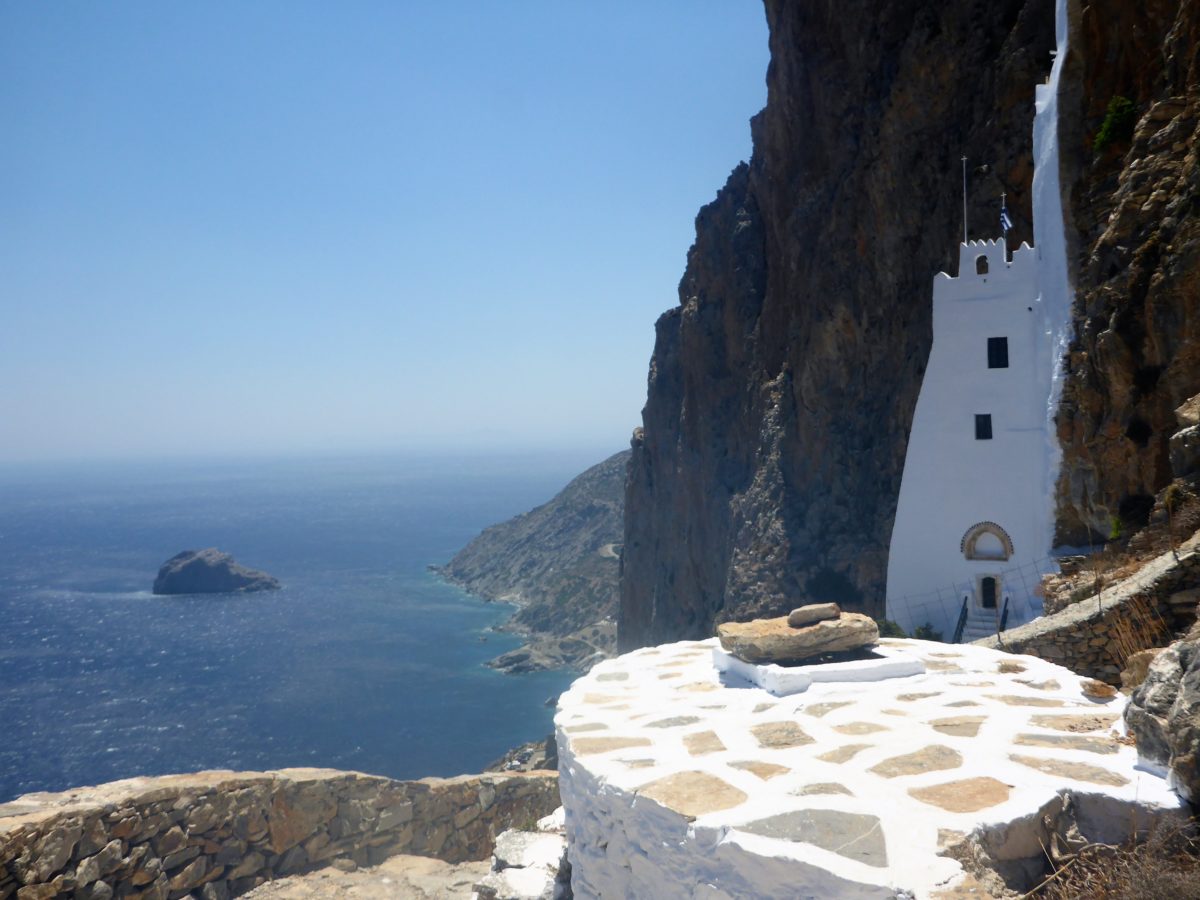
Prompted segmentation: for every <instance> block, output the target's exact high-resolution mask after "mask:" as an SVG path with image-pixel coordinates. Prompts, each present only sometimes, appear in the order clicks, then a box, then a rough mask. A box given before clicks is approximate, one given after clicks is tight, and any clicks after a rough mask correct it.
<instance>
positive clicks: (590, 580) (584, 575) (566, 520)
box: [437, 450, 629, 672]
mask: <svg viewBox="0 0 1200 900" xmlns="http://www.w3.org/2000/svg"><path fill="white" fill-rule="evenodd" d="M628 462H629V451H628V450H625V451H622V452H621V453H617V454H615V455H613V456H611V457H609V458H608V459H606V460H605V461H604V462H602V463H600V464H599V465H595V466H592V468H590V469H588V470H587V471H586V472H584V473H583V474H582V475H580V476H579V477H578V478H576V479H574V480H573V481H572V482H571V483H570V484H568V485H567V486H566V487H565V488H563V490H562V491H561V492H559V493H558V494H557V495H556V496H555V497H554V498H553V499H552V500H550V501H549V502H548V503H545V504H543V505H542V506H539V507H538V508H537V509H534V510H531V511H530V512H527V513H523V514H522V515H519V516H517V517H516V518H514V519H510V520H509V521H507V522H502V523H500V524H499V525H493V526H491V527H490V528H487V529H485V530H484V531H483V533H482V534H480V535H479V536H478V537H477V538H475V539H474V540H473V541H471V543H469V544H467V546H466V547H464V548H463V549H462V550H460V551H459V552H458V553H457V554H455V556H454V558H453V559H452V560H450V562H448V563H447V564H446V565H445V566H443V567H439V568H438V569H437V571H438V572H440V573H441V574H442V575H443V576H444V577H445V578H447V579H448V580H449V581H452V582H454V583H455V584H457V585H459V586H461V587H463V588H465V589H466V590H468V591H470V592H471V593H473V594H477V595H479V596H480V597H483V598H485V599H487V600H500V601H504V602H508V603H514V604H516V605H517V606H518V610H517V612H516V614H515V615H514V616H513V618H512V620H511V621H510V623H509V624H508V625H507V626H505V627H506V628H507V629H510V630H514V631H518V632H521V633H524V634H527V635H529V636H530V638H531V640H530V644H529V646H528V647H525V648H522V649H521V650H517V651H513V652H512V653H510V654H505V655H504V656H503V657H500V658H499V659H497V660H496V661H495V666H496V667H497V668H502V669H506V670H508V671H513V672H521V671H530V670H533V669H543V668H558V667H561V666H576V667H581V666H584V665H586V664H587V663H589V662H594V661H595V659H597V658H603V657H604V656H605V655H608V654H610V653H611V652H612V651H613V649H614V648H615V645H616V627H615V618H616V612H617V602H618V598H619V593H620V588H619V570H620V553H621V542H622V540H623V528H624V518H623V510H624V503H625V470H626V466H627V465H628Z"/></svg>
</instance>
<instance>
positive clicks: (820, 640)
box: [717, 607, 879, 665]
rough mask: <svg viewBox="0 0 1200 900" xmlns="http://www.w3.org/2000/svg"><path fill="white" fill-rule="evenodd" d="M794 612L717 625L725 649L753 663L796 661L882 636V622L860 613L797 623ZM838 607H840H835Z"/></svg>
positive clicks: (865, 643) (864, 644) (842, 650)
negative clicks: (774, 617)
mask: <svg viewBox="0 0 1200 900" xmlns="http://www.w3.org/2000/svg"><path fill="white" fill-rule="evenodd" d="M804 609H812V607H801V608H800V609H799V610H793V612H792V614H791V615H790V616H780V617H779V618H777V619H756V620H754V621H752V622H723V623H722V624H720V625H718V626H717V637H719V638H720V640H721V647H722V649H724V650H726V651H727V652H729V653H732V654H733V655H734V656H736V657H737V658H738V659H740V660H744V661H745V662H749V663H777V664H779V665H794V664H797V663H801V662H805V661H808V660H812V659H814V658H816V657H821V656H824V655H826V654H830V653H845V652H847V651H850V650H860V649H862V648H863V647H867V646H869V645H871V644H874V643H875V642H876V641H878V640H879V626H878V625H876V624H875V620H874V619H872V618H871V617H870V616H864V615H862V614H860V613H841V614H840V615H839V614H836V613H835V614H834V615H833V616H832V617H827V618H822V619H819V620H815V621H814V620H812V619H806V620H803V621H802V623H801V624H798V625H797V624H793V622H792V618H793V617H794V616H795V615H796V613H798V612H801V610H804ZM835 609H836V607H835Z"/></svg>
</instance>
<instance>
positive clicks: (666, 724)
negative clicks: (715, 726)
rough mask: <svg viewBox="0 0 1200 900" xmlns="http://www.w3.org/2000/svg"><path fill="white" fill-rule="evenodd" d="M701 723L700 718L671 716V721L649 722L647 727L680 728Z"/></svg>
mask: <svg viewBox="0 0 1200 900" xmlns="http://www.w3.org/2000/svg"><path fill="white" fill-rule="evenodd" d="M699 721H700V717H699V716H671V718H669V719H659V720H658V721H657V722H648V723H646V727H647V728H678V727H679V726H681V725H695V724H696V723H697V722H699Z"/></svg>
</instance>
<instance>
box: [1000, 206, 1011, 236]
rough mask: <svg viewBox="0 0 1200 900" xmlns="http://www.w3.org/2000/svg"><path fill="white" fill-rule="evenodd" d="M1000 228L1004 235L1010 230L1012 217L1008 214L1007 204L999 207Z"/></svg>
mask: <svg viewBox="0 0 1200 900" xmlns="http://www.w3.org/2000/svg"><path fill="white" fill-rule="evenodd" d="M1000 228H1001V230H1002V231H1003V232H1004V233H1005V234H1008V232H1009V229H1010V228H1012V217H1011V216H1010V215H1009V214H1008V204H1004V205H1002V206H1001V207H1000Z"/></svg>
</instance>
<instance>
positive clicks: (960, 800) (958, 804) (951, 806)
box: [908, 777, 1012, 813]
mask: <svg viewBox="0 0 1200 900" xmlns="http://www.w3.org/2000/svg"><path fill="white" fill-rule="evenodd" d="M1011 790H1012V785H1010V784H1005V783H1004V782H1003V781H997V780H996V779H995V778H988V777H983V778H964V779H962V780H961V781H948V782H946V783H945V784H934V785H930V786H929V787H923V788H909V789H908V793H909V795H910V796H912V797H915V798H916V799H918V800H920V801H921V802H922V803H928V804H929V805H930V806H936V807H939V808H940V809H944V810H946V811H947V812H955V813H969V812H978V811H979V810H981V809H988V808H989V807H992V806H999V805H1000V804H1001V803H1003V802H1005V801H1006V800H1007V799H1008V795H1009V792H1010V791H1011Z"/></svg>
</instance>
